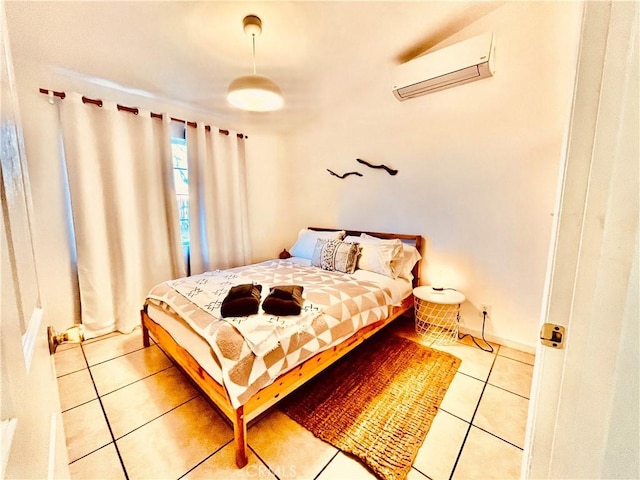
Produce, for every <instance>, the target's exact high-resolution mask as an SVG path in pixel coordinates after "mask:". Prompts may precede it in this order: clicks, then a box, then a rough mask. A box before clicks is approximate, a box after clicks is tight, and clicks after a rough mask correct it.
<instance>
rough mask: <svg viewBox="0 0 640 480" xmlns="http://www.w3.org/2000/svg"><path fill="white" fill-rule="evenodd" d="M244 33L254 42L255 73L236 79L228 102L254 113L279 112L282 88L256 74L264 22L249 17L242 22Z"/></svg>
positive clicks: (255, 17) (252, 16) (282, 101)
mask: <svg viewBox="0 0 640 480" xmlns="http://www.w3.org/2000/svg"><path fill="white" fill-rule="evenodd" d="M242 25H243V27H244V33H245V34H247V35H251V41H252V42H253V73H252V74H251V75H243V76H241V77H238V78H236V79H235V80H233V81H232V82H231V83H230V84H229V89H228V91H227V100H228V101H229V103H230V104H231V105H233V106H235V107H238V108H241V109H242V110H249V111H252V112H268V111H271V110H278V109H279V108H281V107H282V105H283V104H284V100H283V98H282V93H281V92H280V88H279V87H278V85H276V84H275V83H274V82H273V81H272V80H271V79H269V78H268V77H265V76H264V75H258V74H257V73H256V37H257V36H258V35H260V33H262V20H260V18H259V17H257V16H255V15H247V16H246V17H244V20H243V21H242Z"/></svg>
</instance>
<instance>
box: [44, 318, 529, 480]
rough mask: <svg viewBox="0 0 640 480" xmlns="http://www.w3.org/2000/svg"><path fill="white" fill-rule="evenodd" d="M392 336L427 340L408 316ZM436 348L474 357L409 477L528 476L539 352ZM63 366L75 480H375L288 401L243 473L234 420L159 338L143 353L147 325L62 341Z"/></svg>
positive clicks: (256, 433) (252, 434) (255, 443)
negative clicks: (308, 425)
mask: <svg viewBox="0 0 640 480" xmlns="http://www.w3.org/2000/svg"><path fill="white" fill-rule="evenodd" d="M387 332H389V333H390V334H394V335H400V336H404V337H408V338H412V339H414V340H417V341H421V338H420V337H419V336H417V335H416V334H415V333H414V329H413V323H412V321H411V320H410V319H407V318H399V319H397V320H396V321H395V322H394V323H393V324H392V325H390V326H389V327H388V328H387ZM422 343H424V341H422ZM434 347H436V348H440V349H442V350H445V351H448V352H450V353H452V354H454V355H456V356H457V357H459V358H460V359H461V360H462V364H461V366H460V368H459V370H458V373H457V374H456V376H455V378H454V380H453V382H452V383H451V386H450V387H449V390H448V391H447V394H446V396H445V398H444V400H443V403H442V405H441V409H440V412H438V414H437V415H436V417H435V419H434V421H433V424H432V426H431V430H430V431H429V434H428V435H427V438H426V439H425V442H424V444H423V446H422V448H421V449H420V451H419V453H418V456H417V458H416V460H415V462H414V465H413V468H412V469H411V472H410V474H409V476H408V478H409V480H424V479H426V478H431V479H434V480H435V479H441V478H443V479H447V478H453V479H473V478H482V479H488V478H500V479H507V478H518V477H519V474H520V464H521V460H522V448H523V443H524V434H525V424H526V418H527V408H528V403H529V400H528V397H529V389H530V384H531V375H532V371H533V356H532V355H529V354H526V353H522V352H519V351H516V350H512V349H509V348H506V347H502V346H498V345H494V347H495V352H494V353H487V352H483V351H482V350H480V349H478V348H477V347H475V346H474V345H473V344H472V343H471V342H470V341H469V338H466V339H464V340H462V341H460V342H458V343H457V344H455V345H450V346H434ZM55 362H56V370H57V375H58V385H59V390H60V401H61V405H62V409H63V412H62V417H63V422H64V428H65V435H66V441H67V449H68V453H69V461H70V465H69V469H70V471H71V477H72V478H74V479H92V478H100V479H111V478H113V479H118V478H129V479H134V478H145V479H156V478H168V479H178V478H189V479H196V478H207V479H241V478H260V479H262V478H264V479H267V478H271V479H272V478H278V479H282V480H284V479H293V478H295V479H317V480H330V479H351V480H357V479H373V478H374V477H373V476H372V475H371V474H370V473H369V471H368V470H366V469H365V468H364V467H363V466H361V465H360V463H358V462H357V461H355V460H353V459H352V458H351V457H348V456H347V455H344V454H343V453H341V452H340V451H338V450H337V449H336V448H334V447H332V446H331V445H329V444H327V443H324V442H323V441H321V440H318V439H317V438H315V437H314V436H313V435H312V434H311V433H309V432H308V431H307V430H305V429H303V428H302V427H300V426H299V425H298V424H297V423H295V422H294V421H293V420H291V419H290V418H289V417H287V416H286V415H285V414H283V413H282V412H280V411H279V410H278V409H277V407H276V408H274V409H272V411H270V412H268V413H267V414H266V415H265V416H264V417H262V418H261V419H260V420H259V421H258V422H257V423H255V424H253V425H251V426H250V427H249V431H248V435H247V436H248V444H249V464H248V465H247V466H246V467H245V468H243V469H241V470H240V469H237V468H236V467H235V464H234V451H233V443H232V438H233V432H232V429H231V427H230V426H229V425H228V424H227V423H225V422H224V421H223V420H222V418H221V417H220V416H219V415H218V413H217V412H216V411H215V410H214V409H213V408H212V407H211V406H210V405H209V404H208V403H207V402H206V401H205V400H204V399H203V398H202V396H201V395H200V394H199V393H198V391H197V390H196V389H194V388H193V387H192V386H191V384H190V383H189V381H188V380H186V379H185V377H184V376H183V375H182V373H181V372H180V371H179V370H178V369H177V368H176V367H175V366H174V365H173V364H172V362H171V361H170V360H169V358H167V356H166V355H165V354H164V353H163V352H162V350H160V348H159V347H158V346H157V345H152V346H151V347H149V348H146V349H145V348H142V340H141V333H140V331H135V332H134V333H132V334H129V335H120V334H112V335H108V336H105V337H101V338H99V339H93V340H90V341H87V342H85V343H83V344H82V345H81V346H66V345H65V346H62V347H61V348H60V349H59V350H58V352H57V353H56V354H55Z"/></svg>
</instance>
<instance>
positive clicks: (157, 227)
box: [58, 93, 185, 337]
mask: <svg viewBox="0 0 640 480" xmlns="http://www.w3.org/2000/svg"><path fill="white" fill-rule="evenodd" d="M58 104H59V108H60V122H61V129H62V137H63V145H64V155H65V161H66V165H67V172H68V181H69V192H70V197H71V210H72V215H73V226H74V231H75V241H76V249H77V267H78V283H79V290H80V303H81V311H82V322H83V324H84V325H85V329H86V332H87V336H88V337H93V336H98V335H102V334H106V333H109V332H112V331H115V330H118V331H120V332H125V333H126V332H130V331H131V330H133V329H134V328H135V327H136V326H137V325H139V323H140V309H141V307H142V305H143V302H144V298H145V295H146V293H147V292H148V291H149V289H150V288H151V287H153V285H155V284H156V283H160V282H162V281H164V280H168V279H171V278H177V277H179V276H183V275H184V274H185V269H184V261H183V258H182V250H181V243H180V233H179V225H178V212H177V204H176V196H175V189H174V185H173V176H172V159H171V138H170V133H169V119H168V116H167V115H164V116H163V117H164V119H163V120H160V119H157V118H151V117H150V115H149V112H145V111H140V112H139V114H138V115H134V114H132V113H128V112H124V111H123V112H119V111H117V106H116V105H115V104H113V103H109V102H103V106H102V107H98V106H97V105H93V104H90V103H87V104H84V103H83V102H82V97H81V96H80V95H78V94H73V93H72V94H68V96H67V98H66V99H65V100H64V101H62V102H59V103H58Z"/></svg>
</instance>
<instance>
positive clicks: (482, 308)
mask: <svg viewBox="0 0 640 480" xmlns="http://www.w3.org/2000/svg"><path fill="white" fill-rule="evenodd" d="M482 312H487V317H490V316H491V305H489V304H488V303H481V304H480V309H479V310H478V314H479V315H480V316H481V317H482V316H483V315H482Z"/></svg>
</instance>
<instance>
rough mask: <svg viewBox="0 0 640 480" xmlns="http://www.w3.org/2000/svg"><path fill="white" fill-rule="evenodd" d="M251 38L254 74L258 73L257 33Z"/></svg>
mask: <svg viewBox="0 0 640 480" xmlns="http://www.w3.org/2000/svg"><path fill="white" fill-rule="evenodd" d="M251 40H253V74H254V75H255V74H256V35H255V33H254V34H252V35H251Z"/></svg>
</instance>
